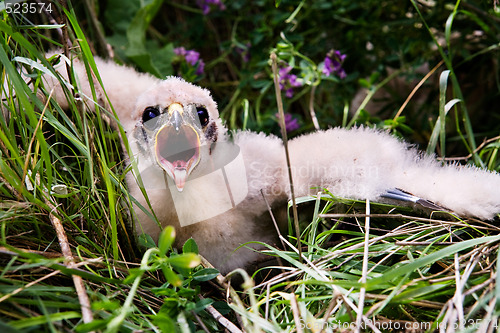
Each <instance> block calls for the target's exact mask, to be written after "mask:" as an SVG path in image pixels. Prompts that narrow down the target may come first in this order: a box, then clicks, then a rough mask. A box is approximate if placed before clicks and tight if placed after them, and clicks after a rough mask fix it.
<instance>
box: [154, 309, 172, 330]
mask: <svg viewBox="0 0 500 333" xmlns="http://www.w3.org/2000/svg"><path fill="white" fill-rule="evenodd" d="M153 323H154V324H155V325H156V326H158V328H159V329H160V331H161V332H176V329H175V322H174V321H173V320H172V318H170V317H169V316H168V315H167V314H165V313H162V312H160V313H158V314H157V315H156V316H154V317H153Z"/></svg>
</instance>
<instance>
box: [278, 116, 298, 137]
mask: <svg viewBox="0 0 500 333" xmlns="http://www.w3.org/2000/svg"><path fill="white" fill-rule="evenodd" d="M275 116H276V118H278V121H279V118H280V114H279V113H276V114H275ZM299 128H300V125H299V121H298V120H297V118H293V116H292V114H291V113H285V129H286V131H287V132H291V131H295V130H296V129H299Z"/></svg>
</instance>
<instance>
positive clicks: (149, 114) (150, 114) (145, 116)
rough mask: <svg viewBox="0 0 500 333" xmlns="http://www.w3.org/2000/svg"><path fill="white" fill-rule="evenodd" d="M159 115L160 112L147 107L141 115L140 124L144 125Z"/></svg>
mask: <svg viewBox="0 0 500 333" xmlns="http://www.w3.org/2000/svg"><path fill="white" fill-rule="evenodd" d="M159 115H160V110H158V109H157V108H155V107H152V106H148V107H147V108H146V109H145V110H144V112H143V113H142V122H143V123H145V122H147V121H148V120H151V119H153V118H156V117H158V116H159Z"/></svg>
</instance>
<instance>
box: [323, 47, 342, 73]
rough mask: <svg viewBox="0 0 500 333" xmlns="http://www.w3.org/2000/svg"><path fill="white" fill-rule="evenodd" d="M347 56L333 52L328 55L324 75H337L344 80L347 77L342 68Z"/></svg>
mask: <svg viewBox="0 0 500 333" xmlns="http://www.w3.org/2000/svg"><path fill="white" fill-rule="evenodd" d="M345 57H346V55H345V54H342V53H340V51H333V50H331V51H330V52H328V53H327V55H326V57H325V61H324V66H323V74H325V75H326V76H330V75H332V74H337V76H338V77H339V78H341V79H344V78H345V77H346V76H347V75H346V73H345V70H344V69H343V68H342V64H343V63H344V60H345Z"/></svg>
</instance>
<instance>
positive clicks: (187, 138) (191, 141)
mask: <svg viewBox="0 0 500 333" xmlns="http://www.w3.org/2000/svg"><path fill="white" fill-rule="evenodd" d="M155 154H156V161H157V162H158V164H159V165H160V166H161V167H162V168H163V170H165V171H166V172H167V174H168V175H169V176H170V178H172V179H173V180H174V182H175V186H176V187H177V190H178V191H179V192H181V191H182V190H183V189H184V185H185V184H186V179H187V177H188V176H189V174H190V173H191V171H192V170H193V168H194V167H195V166H196V165H197V164H198V162H199V161H200V138H199V136H198V133H196V131H195V130H194V129H193V128H192V127H191V126H187V125H182V126H181V127H180V128H179V130H175V129H174V127H173V126H164V127H162V128H161V129H160V130H159V131H158V132H157V133H156V141H155Z"/></svg>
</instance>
